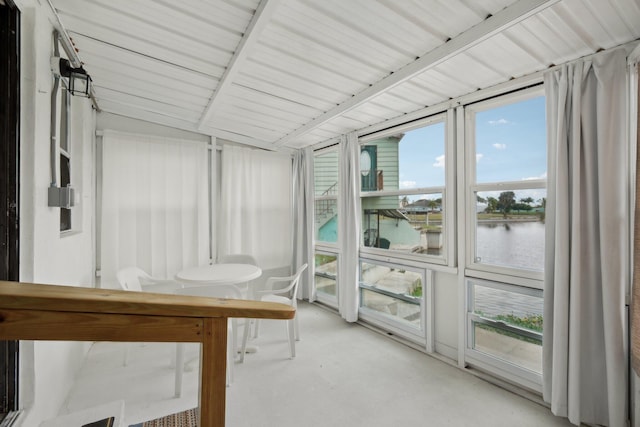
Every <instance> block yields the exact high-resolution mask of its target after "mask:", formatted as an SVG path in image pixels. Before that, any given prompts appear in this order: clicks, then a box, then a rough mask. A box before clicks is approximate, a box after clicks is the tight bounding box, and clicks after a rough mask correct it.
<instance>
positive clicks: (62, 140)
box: [56, 78, 75, 234]
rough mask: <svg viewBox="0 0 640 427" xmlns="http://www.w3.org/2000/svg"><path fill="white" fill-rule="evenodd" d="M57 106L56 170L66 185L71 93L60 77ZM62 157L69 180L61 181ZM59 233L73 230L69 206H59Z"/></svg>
mask: <svg viewBox="0 0 640 427" xmlns="http://www.w3.org/2000/svg"><path fill="white" fill-rule="evenodd" d="M57 96H58V98H59V99H58V106H59V107H60V111H59V112H58V116H59V118H58V120H57V122H58V123H59V127H58V132H57V134H58V140H57V147H56V148H57V152H58V153H57V154H58V155H57V156H56V161H57V162H58V170H57V175H58V176H57V180H58V183H59V185H60V187H61V188H62V187H66V186H67V185H71V182H72V179H71V177H72V169H73V162H72V157H71V111H72V110H71V96H72V95H71V93H70V92H69V90H68V87H67V82H66V81H65V79H62V78H61V79H60V86H59V88H58V95H57ZM63 158H64V159H65V160H66V163H67V165H66V166H68V178H69V182H67V183H63V182H62V178H63V176H64V174H63V168H64V167H65V165H63ZM59 209H60V214H59V218H60V230H59V231H60V234H68V233H71V232H73V231H74V217H75V215H73V211H72V209H71V208H64V207H60V208H59Z"/></svg>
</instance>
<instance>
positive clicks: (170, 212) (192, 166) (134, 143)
mask: <svg viewBox="0 0 640 427" xmlns="http://www.w3.org/2000/svg"><path fill="white" fill-rule="evenodd" d="M208 152H209V150H208V148H207V146H206V144H205V143H203V142H192V141H180V140H176V139H168V138H160V137H155V136H144V135H132V134H124V133H119V132H114V131H105V132H104V135H103V155H102V159H103V160H102V167H103V173H102V212H101V217H102V220H101V224H100V226H101V233H100V235H101V245H100V248H101V259H100V260H101V271H102V283H103V286H104V284H108V283H114V280H115V274H116V273H117V271H118V270H119V269H121V268H124V267H129V266H137V267H140V268H141V269H143V270H145V271H146V272H147V273H149V274H151V275H152V276H154V277H159V278H172V277H173V276H174V275H175V273H176V272H178V271H179V270H181V269H182V268H184V267H189V266H195V265H200V264H204V263H206V262H207V261H208V259H209V208H208V204H209V197H208V191H209V187H208V176H209V173H208V161H207V157H208V155H209V154H208Z"/></svg>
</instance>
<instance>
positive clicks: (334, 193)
mask: <svg viewBox="0 0 640 427" xmlns="http://www.w3.org/2000/svg"><path fill="white" fill-rule="evenodd" d="M338 155H339V154H338V149H337V147H329V148H326V149H323V150H319V151H317V152H316V153H315V156H314V167H313V174H314V175H313V176H314V187H315V190H314V191H315V215H314V218H315V219H314V221H315V241H316V252H315V256H314V259H315V273H314V282H315V289H316V297H317V298H318V300H319V301H321V302H323V303H325V304H327V305H329V306H332V307H335V308H337V307H338V268H339V265H338V238H339V236H338V167H339V163H338V160H339V159H338Z"/></svg>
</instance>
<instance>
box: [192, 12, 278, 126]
mask: <svg viewBox="0 0 640 427" xmlns="http://www.w3.org/2000/svg"><path fill="white" fill-rule="evenodd" d="M280 1H281V0H262V1H261V2H260V4H259V5H258V8H257V9H256V11H255V13H254V15H253V19H251V22H250V23H249V26H248V27H247V30H246V31H245V33H244V36H243V37H242V39H241V40H240V43H239V44H238V47H237V49H236V50H235V52H234V53H233V56H232V57H231V60H230V61H229V63H228V64H227V69H226V70H225V72H224V74H223V75H222V78H221V79H220V83H219V84H218V87H217V88H216V90H215V91H214V92H213V95H212V96H211V99H210V100H209V103H208V104H207V106H206V107H205V109H204V111H203V112H202V116H201V117H200V121H199V123H198V126H203V125H204V123H205V122H206V121H207V120H208V119H209V116H210V115H211V113H212V112H213V110H214V107H216V105H217V104H218V103H219V102H220V100H221V99H222V97H223V96H224V94H225V92H227V91H228V90H229V88H230V87H231V85H232V84H233V81H234V79H235V77H236V75H237V74H238V73H239V72H240V69H241V68H242V66H243V65H244V63H245V61H246V59H247V57H248V55H249V53H250V52H251V50H252V49H253V47H254V46H255V45H256V44H257V43H258V40H259V38H260V33H262V31H263V30H264V28H265V27H266V26H267V24H268V23H269V21H270V20H271V17H272V16H273V14H274V12H275V11H276V9H277V8H278V5H279V4H280Z"/></svg>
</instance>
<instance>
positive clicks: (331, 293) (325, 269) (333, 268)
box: [314, 252, 338, 300]
mask: <svg viewBox="0 0 640 427" xmlns="http://www.w3.org/2000/svg"><path fill="white" fill-rule="evenodd" d="M314 260H315V273H314V274H315V277H314V280H315V283H316V292H317V293H318V295H321V296H324V297H325V298H328V299H336V300H337V298H338V294H337V283H338V281H337V280H338V279H337V278H338V256H337V255H335V254H330V253H326V252H324V253H323V252H316V254H315V256H314Z"/></svg>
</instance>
